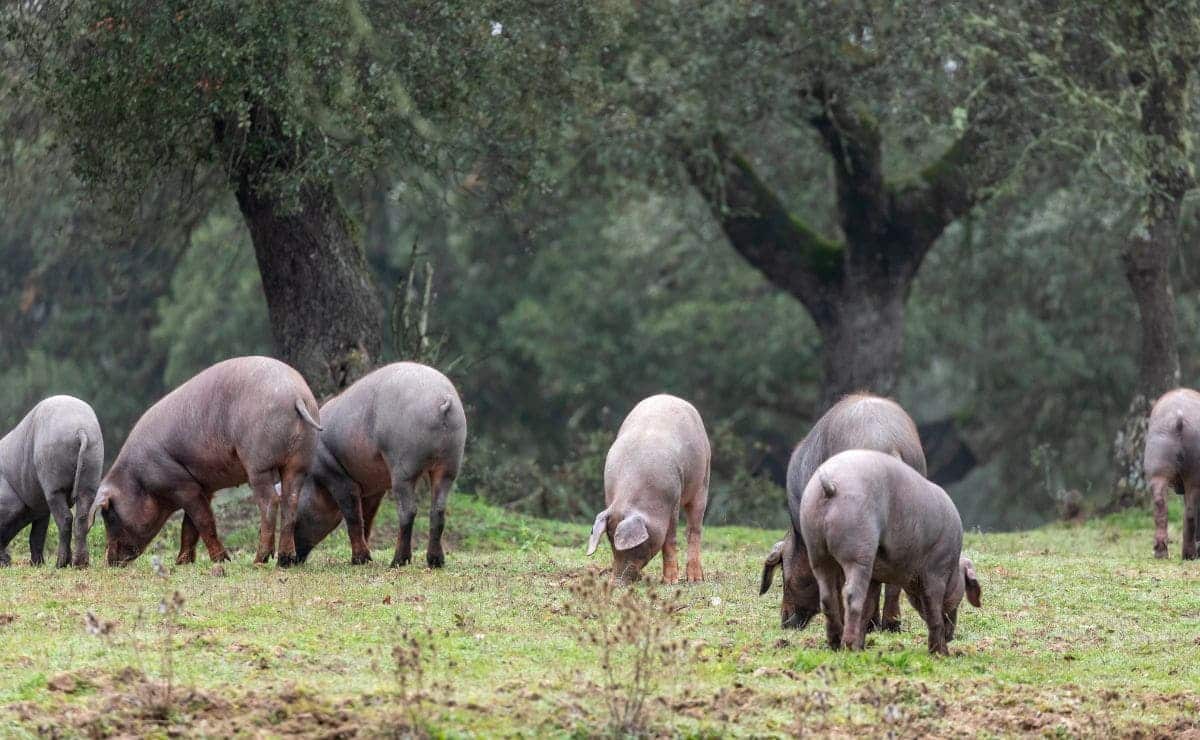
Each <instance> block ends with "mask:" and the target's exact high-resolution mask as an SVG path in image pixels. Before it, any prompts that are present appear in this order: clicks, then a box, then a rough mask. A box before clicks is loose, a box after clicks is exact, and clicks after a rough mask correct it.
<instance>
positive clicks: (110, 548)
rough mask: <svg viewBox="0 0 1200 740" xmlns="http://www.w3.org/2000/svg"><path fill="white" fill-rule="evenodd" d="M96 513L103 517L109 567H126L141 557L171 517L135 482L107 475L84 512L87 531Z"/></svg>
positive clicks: (94, 519) (169, 513) (93, 521)
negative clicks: (86, 511) (86, 514)
mask: <svg viewBox="0 0 1200 740" xmlns="http://www.w3.org/2000/svg"><path fill="white" fill-rule="evenodd" d="M97 513H99V514H100V515H101V516H102V517H104V529H105V533H106V535H107V543H108V544H107V546H106V555H107V559H108V564H109V565H127V564H128V563H129V562H130V561H132V560H133V559H135V558H136V557H137V556H138V555H141V554H142V551H143V550H145V549H146V545H148V544H150V540H152V539H154V535H156V534H158V531H159V530H160V529H162V527H163V524H165V523H166V521H167V518H168V517H169V516H170V515H171V512H170V511H168V510H167V509H166V507H164V506H163V505H162V504H161V503H159V501H158V500H157V499H156V498H154V497H153V496H148V495H146V493H145V492H144V491H143V490H142V489H141V487H140V486H138V485H137V484H136V483H134V482H132V481H126V480H122V478H121V477H120V476H111V475H110V476H109V477H106V478H105V479H104V480H103V481H102V482H101V483H100V488H99V490H98V491H97V492H96V499H95V501H93V502H92V507H91V509H90V510H89V512H88V529H89V530H90V529H91V528H92V525H93V524H95V521H96V514H97Z"/></svg>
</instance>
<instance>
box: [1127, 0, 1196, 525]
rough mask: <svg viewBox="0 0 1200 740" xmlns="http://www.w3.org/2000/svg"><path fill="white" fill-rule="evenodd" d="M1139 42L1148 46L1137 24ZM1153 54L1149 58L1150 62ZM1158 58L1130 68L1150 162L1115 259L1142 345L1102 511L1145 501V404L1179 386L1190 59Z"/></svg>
mask: <svg viewBox="0 0 1200 740" xmlns="http://www.w3.org/2000/svg"><path fill="white" fill-rule="evenodd" d="M1142 10H1143V12H1142V13H1141V14H1140V16H1139V20H1140V21H1141V23H1142V24H1148V23H1151V22H1162V21H1167V22H1169V21H1168V20H1167V18H1166V17H1165V16H1164V17H1163V18H1155V16H1154V15H1153V12H1152V7H1150V6H1148V7H1145V8H1143V9H1142ZM1139 34H1140V35H1141V36H1142V38H1141V39H1139V41H1141V42H1144V43H1150V39H1149V36H1150V34H1149V33H1148V30H1147V28H1146V27H1144V26H1143V27H1142V28H1141V29H1140V31H1139ZM1153 56H1154V55H1153V54H1150V57H1151V59H1153ZM1164 61H1166V62H1167V64H1161V63H1159V62H1153V61H1152V62H1151V63H1148V64H1147V65H1146V67H1145V69H1135V70H1134V72H1133V74H1132V75H1131V79H1132V81H1133V82H1134V84H1141V85H1145V95H1144V96H1143V97H1142V100H1141V134H1142V136H1143V137H1144V145H1145V152H1146V155H1147V160H1148V162H1149V168H1148V172H1147V179H1146V185H1147V187H1148V190H1149V194H1148V195H1147V198H1146V203H1145V207H1144V211H1143V213H1142V222H1141V223H1140V224H1139V226H1138V228H1137V229H1135V230H1134V232H1133V233H1132V234H1130V236H1129V239H1128V241H1127V242H1126V245H1125V250H1124V252H1122V254H1121V261H1122V262H1123V264H1124V267H1125V278H1126V279H1127V280H1128V281H1129V287H1130V288H1131V289H1132V291H1133V297H1134V299H1135V300H1136V301H1137V306H1138V317H1139V319H1140V320H1141V330H1142V342H1141V354H1140V355H1139V357H1138V381H1137V388H1136V389H1135V390H1134V395H1133V400H1132V401H1131V403H1130V404H1129V411H1128V412H1127V413H1126V416H1125V421H1124V423H1123V424H1122V425H1121V429H1120V431H1118V432H1117V438H1116V442H1115V453H1116V455H1115V462H1116V466H1117V471H1116V472H1117V481H1116V484H1115V486H1114V488H1115V490H1114V495H1113V498H1112V501H1111V504H1110V505H1109V506H1108V509H1110V510H1115V509H1122V508H1125V507H1128V506H1131V505H1133V504H1135V503H1140V502H1143V501H1145V500H1147V499H1148V497H1149V496H1148V494H1149V487H1148V486H1147V485H1146V479H1145V474H1144V472H1143V470H1142V450H1143V448H1144V447H1145V443H1146V424H1147V422H1148V420H1149V414H1150V407H1151V406H1152V405H1153V403H1154V401H1155V400H1156V399H1157V398H1158V397H1159V396H1160V395H1162V394H1163V393H1164V392H1165V391H1167V390H1170V389H1171V388H1174V387H1176V386H1178V385H1179V345H1178V339H1177V336H1176V333H1175V296H1174V295H1173V294H1172V292H1171V275H1170V272H1169V270H1170V261H1171V254H1172V253H1173V252H1174V250H1175V245H1176V239H1177V235H1178V229H1179V213H1180V210H1181V208H1182V205H1183V199H1184V196H1186V195H1187V193H1188V191H1189V190H1191V189H1192V187H1193V186H1194V185H1195V176H1194V175H1193V173H1192V169H1191V160H1192V157H1191V141H1190V139H1189V134H1188V122H1189V121H1190V120H1191V119H1190V112H1191V111H1190V105H1189V102H1188V90H1189V88H1190V86H1191V77H1192V70H1193V69H1194V67H1195V63H1196V62H1195V58H1194V55H1181V54H1173V55H1170V56H1168V57H1167V58H1166V59H1165V60H1164Z"/></svg>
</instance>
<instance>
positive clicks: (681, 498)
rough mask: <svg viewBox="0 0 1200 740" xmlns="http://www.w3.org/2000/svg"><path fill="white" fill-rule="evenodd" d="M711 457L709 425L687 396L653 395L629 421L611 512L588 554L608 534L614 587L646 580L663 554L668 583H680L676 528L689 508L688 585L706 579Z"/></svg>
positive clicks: (611, 457) (612, 461) (614, 459)
mask: <svg viewBox="0 0 1200 740" xmlns="http://www.w3.org/2000/svg"><path fill="white" fill-rule="evenodd" d="M711 457H712V453H711V451H710V449H709V444H708V434H707V433H706V432H705V431H704V421H703V420H702V419H701V418H700V413H699V412H697V411H696V408H695V407H694V406H692V405H691V404H690V403H688V402H687V401H685V400H683V399H682V398H676V397H675V396H669V395H657V396H651V397H649V398H647V399H645V400H643V401H642V402H640V403H639V404H638V405H637V406H635V407H634V408H633V410H632V411H630V412H629V415H628V416H626V417H625V421H624V422H622V424H621V428H620V429H619V430H618V431H617V438H616V440H615V441H614V442H613V444H612V447H610V448H609V450H608V456H607V458H606V459H605V461H604V501H605V503H606V504H607V508H605V509H604V511H601V512H600V513H599V514H597V515H596V520H595V522H594V523H593V525H592V534H591V537H590V539H589V540H588V549H587V554H588V555H591V554H592V553H594V552H596V547H597V546H598V545H599V544H600V537H601V536H603V535H604V534H607V535H608V541H609V543H610V545H611V546H612V550H613V569H612V579H613V582H614V583H616V584H618V585H626V584H628V583H630V582H632V581H636V580H638V579H639V578H640V577H641V571H642V568H644V567H645V565H646V563H648V562H649V561H650V560H651V559H652V558H653V557H654V556H655V555H657V554H658V552H659V551H660V550H661V551H662V556H663V582H664V583H675V582H677V581H678V580H679V562H678V560H677V558H676V554H675V552H676V544H675V526H676V524H677V523H678V522H679V509H680V507H681V506H682V507H683V510H684V512H685V513H686V515H687V580H688V582H689V583H693V582H697V581H703V580H704V569H703V567H702V566H701V564H700V530H701V525H702V524H703V522H704V509H705V507H706V506H707V505H708V476H709V464H710V460H711Z"/></svg>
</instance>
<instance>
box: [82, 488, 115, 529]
mask: <svg viewBox="0 0 1200 740" xmlns="http://www.w3.org/2000/svg"><path fill="white" fill-rule="evenodd" d="M111 504H112V502H111V501H109V500H108V489H104V490H101V491H100V492H99V493H97V494H96V500H95V501H93V502H92V508H91V509H88V520H87V526H88V529H89V530H90V529H91V528H92V525H94V524H95V523H96V514H97V513H98V512H99V511H100V510H101V509H107V508H108V507H109V506H110V505H111Z"/></svg>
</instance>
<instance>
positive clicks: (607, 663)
mask: <svg viewBox="0 0 1200 740" xmlns="http://www.w3.org/2000/svg"><path fill="white" fill-rule="evenodd" d="M568 588H569V590H570V592H571V596H572V600H571V602H569V603H567V604H564V605H563V613H564V614H571V615H574V616H575V617H576V618H577V619H578V621H579V626H580V630H579V633H578V634H579V635H580V639H581V641H582V642H584V643H585V644H589V645H592V646H594V647H595V648H596V649H597V651H598V652H599V662H600V669H601V671H602V673H603V674H604V684H603V686H602V689H603V696H604V701H605V708H606V711H607V713H608V723H607V728H606V729H607V731H608V733H609V734H610V735H612V736H614V737H615V736H625V735H629V734H634V735H638V734H642V733H644V732H645V731H646V728H647V720H648V718H647V716H646V710H647V705H648V704H649V702H650V700H651V699H653V698H654V696H655V694H656V692H657V690H658V688H659V685H660V683H661V681H662V679H663V678H664V676H665V675H666V673H667V672H668V671H670V670H671V669H673V668H677V667H679V666H682V665H683V664H685V663H686V662H687V661H688V660H689V659H690V658H691V651H690V647H689V645H688V643H687V641H685V640H682V639H678V638H674V637H673V634H672V633H673V632H674V630H675V627H676V625H677V624H678V613H679V612H680V611H681V610H682V604H681V597H682V594H681V592H680V591H678V590H676V591H675V592H673V593H672V595H671V596H670V597H669V598H666V599H664V598H660V597H659V595H658V594H657V593H656V592H655V591H653V590H651V591H648V592H646V593H645V595H642V594H641V593H639V592H638V591H637V590H635V589H632V588H621V589H617V588H615V587H614V586H613V585H612V584H611V583H610V582H609V580H608V579H605V578H600V577H598V576H596V575H595V574H593V573H588V574H586V575H585V576H584V577H583V578H582V579H580V580H578V581H576V582H574V583H572V584H571V585H570V586H569V587H568Z"/></svg>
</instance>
